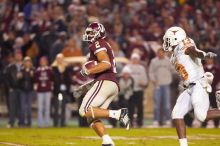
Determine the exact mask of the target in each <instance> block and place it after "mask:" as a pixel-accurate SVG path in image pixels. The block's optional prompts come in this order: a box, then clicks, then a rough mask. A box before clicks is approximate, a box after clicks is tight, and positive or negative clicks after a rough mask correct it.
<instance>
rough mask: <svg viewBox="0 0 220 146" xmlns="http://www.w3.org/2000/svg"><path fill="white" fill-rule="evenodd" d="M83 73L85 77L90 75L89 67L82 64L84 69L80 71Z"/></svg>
mask: <svg viewBox="0 0 220 146" xmlns="http://www.w3.org/2000/svg"><path fill="white" fill-rule="evenodd" d="M80 73H81V75H82V76H84V77H87V76H88V75H89V73H88V70H87V68H86V67H85V65H83V66H82V69H81V71H80Z"/></svg>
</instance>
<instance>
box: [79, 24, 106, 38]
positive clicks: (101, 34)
mask: <svg viewBox="0 0 220 146" xmlns="http://www.w3.org/2000/svg"><path fill="white" fill-rule="evenodd" d="M100 38H105V27H104V26H103V25H102V24H101V23H98V22H93V23H90V24H89V26H88V27H87V28H86V30H85V33H84V35H83V41H87V42H94V41H95V40H97V39H100Z"/></svg>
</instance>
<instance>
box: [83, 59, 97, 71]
mask: <svg viewBox="0 0 220 146" xmlns="http://www.w3.org/2000/svg"><path fill="white" fill-rule="evenodd" d="M97 64H98V63H97V61H94V60H91V61H88V62H86V63H85V64H84V66H85V67H86V69H90V68H93V67H94V66H96V65H97Z"/></svg>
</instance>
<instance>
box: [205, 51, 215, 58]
mask: <svg viewBox="0 0 220 146" xmlns="http://www.w3.org/2000/svg"><path fill="white" fill-rule="evenodd" d="M214 57H217V54H215V53H213V52H208V53H206V54H205V59H207V58H214Z"/></svg>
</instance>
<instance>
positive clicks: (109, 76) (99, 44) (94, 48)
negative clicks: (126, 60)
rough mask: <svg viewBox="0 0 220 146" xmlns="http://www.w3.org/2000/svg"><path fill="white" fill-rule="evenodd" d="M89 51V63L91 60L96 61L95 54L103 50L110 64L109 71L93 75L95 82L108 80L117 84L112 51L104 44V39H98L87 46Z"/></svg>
mask: <svg viewBox="0 0 220 146" xmlns="http://www.w3.org/2000/svg"><path fill="white" fill-rule="evenodd" d="M89 50H90V56H89V61H91V60H94V61H98V59H97V57H96V53H98V52H100V51H103V50H104V51H106V52H107V54H108V57H109V59H110V63H111V68H110V69H108V70H106V71H104V72H101V73H98V74H95V80H97V81H99V80H110V81H113V82H115V83H117V79H116V75H115V74H116V73H117V72H116V64H115V57H114V53H113V50H112V48H111V46H110V45H109V43H108V42H106V41H105V40H104V39H98V40H96V41H95V42H93V43H91V44H90V45H89Z"/></svg>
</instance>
